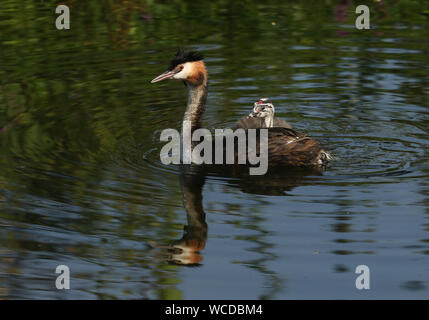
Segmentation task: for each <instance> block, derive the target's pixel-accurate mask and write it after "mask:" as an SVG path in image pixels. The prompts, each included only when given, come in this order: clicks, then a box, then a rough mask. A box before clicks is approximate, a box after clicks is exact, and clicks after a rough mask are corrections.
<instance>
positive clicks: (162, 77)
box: [150, 71, 175, 83]
mask: <svg viewBox="0 0 429 320" xmlns="http://www.w3.org/2000/svg"><path fill="white" fill-rule="evenodd" d="M174 75H175V72H174V71H165V72H164V73H161V74H160V75H159V76H157V77H156V78H155V79H153V80H152V81H151V82H150V83H155V82H159V81H163V80H166V79H171V78H173V76H174Z"/></svg>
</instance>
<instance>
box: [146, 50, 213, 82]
mask: <svg viewBox="0 0 429 320" xmlns="http://www.w3.org/2000/svg"><path fill="white" fill-rule="evenodd" d="M202 60H203V56H202V55H201V54H200V53H198V52H195V51H190V52H184V51H183V50H182V49H179V50H178V51H177V53H176V56H175V57H174V58H173V59H172V60H171V61H170V66H169V67H168V69H167V71H165V72H164V73H162V74H160V75H159V76H157V77H156V78H155V79H153V80H152V81H151V83H155V82H159V81H163V80H166V79H177V80H183V81H184V82H185V84H190V85H200V84H203V83H205V81H206V79H207V71H206V68H205V66H204V62H203V61H202Z"/></svg>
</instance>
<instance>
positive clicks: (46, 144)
mask: <svg viewBox="0 0 429 320" xmlns="http://www.w3.org/2000/svg"><path fill="white" fill-rule="evenodd" d="M66 2H67V1H66ZM337 2H338V3H337ZM337 2H336V1H326V4H325V3H324V1H320V2H317V3H310V2H308V1H295V2H293V4H290V3H288V2H284V1H269V2H268V4H264V5H263V4H257V3H256V2H255V3H253V2H248V3H247V4H246V5H245V6H243V5H242V4H239V3H238V2H237V3H236V2H234V3H231V4H226V3H224V2H222V1H210V2H208V1H207V2H201V3H200V2H198V4H196V3H195V2H193V1H183V2H172V3H171V4H169V5H167V4H156V3H151V2H145V1H116V2H109V1H100V2H97V3H95V2H91V3H88V2H86V1H75V2H73V1H69V5H70V7H71V29H70V30H61V31H60V30H57V29H56V28H55V18H56V16H55V10H54V8H55V5H56V3H55V1H44V2H41V1H31V2H30V3H29V4H27V5H26V6H23V7H21V4H16V2H15V1H4V4H2V6H3V8H2V9H1V11H0V21H1V23H0V34H1V40H0V66H1V67H0V79H1V80H0V83H1V90H0V168H1V169H0V230H1V231H0V298H4V299H42V298H43V299H300V298H312V299H334V298H335V299H369V298H379V299H389V298H393V299H399V298H402V299H409V298H417V299H427V298H428V294H429V220H428V219H429V137H428V134H429V101H428V94H429V78H428V74H429V46H428V41H429V28H428V27H429V23H428V20H427V18H426V17H427V15H426V16H425V15H424V14H423V13H425V12H426V11H424V10H425V9H429V8H424V5H422V4H421V3H420V4H417V3H418V1H417V2H416V1H406V0H400V1H396V3H395V4H394V5H388V4H386V3H385V2H387V1H385V2H383V1H381V2H379V3H378V4H374V3H371V5H370V9H371V29H369V30H357V29H356V28H355V26H354V20H355V17H356V14H355V13H354V8H355V7H356V5H357V4H355V3H354V2H353V1H337ZM422 3H423V2H422ZM178 46H183V47H185V48H186V49H192V50H198V51H200V52H202V53H203V54H204V55H205V57H206V58H205V63H206V66H207V69H208V73H209V95H208V102H207V109H206V113H205V116H204V126H205V127H206V128H210V129H214V128H225V127H231V126H233V125H234V123H235V121H237V120H238V119H239V118H241V117H242V116H245V115H247V114H248V113H249V112H250V111H251V108H252V104H253V102H254V101H256V99H258V98H260V97H270V98H271V100H272V101H273V103H274V105H275V106H276V116H277V117H281V118H283V119H285V120H287V121H288V122H289V123H291V124H292V126H293V127H294V128H295V129H297V130H299V131H303V132H306V133H308V134H309V135H311V136H313V137H315V138H317V139H318V140H320V141H321V142H322V143H323V145H325V146H326V147H327V148H328V149H329V150H331V152H332V153H333V155H334V157H335V160H334V161H333V162H332V163H331V165H330V166H329V167H328V168H326V170H324V171H323V172H319V171H314V170H313V171H308V170H290V169H285V170H280V169H278V170H274V171H271V172H269V174H268V175H266V176H263V177H256V176H252V177H249V176H247V175H245V174H237V173H231V172H223V171H222V172H221V171H219V170H215V169H211V168H201V167H198V166H193V167H192V168H185V169H183V168H180V167H178V166H175V165H163V164H162V163H161V162H160V159H159V152H160V149H161V148H162V146H163V145H164V143H163V142H160V141H159V134H160V132H161V131H162V130H163V129H166V128H176V129H178V128H180V126H181V119H182V116H183V113H184V110H185V106H186V100H187V98H186V94H187V93H186V90H185V88H184V86H183V84H182V83H180V82H179V81H165V82H161V83H157V84H150V80H151V79H152V78H154V77H155V76H157V75H158V74H160V73H161V72H163V71H164V70H165V69H166V68H167V67H168V64H169V60H170V59H171V58H172V57H173V55H174V53H175V51H176V49H177V47H178ZM58 265H66V266H68V267H69V269H70V287H71V289H70V290H57V289H56V287H55V280H56V277H57V276H58V274H56V273H55V269H56V267H57V266H58ZM359 265H366V266H368V268H369V270H370V289H369V290H358V289H357V288H356V286H355V280H356V278H357V277H358V276H359V275H358V274H356V273H355V270H356V267H357V266H359Z"/></svg>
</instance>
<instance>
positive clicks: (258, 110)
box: [248, 98, 275, 118]
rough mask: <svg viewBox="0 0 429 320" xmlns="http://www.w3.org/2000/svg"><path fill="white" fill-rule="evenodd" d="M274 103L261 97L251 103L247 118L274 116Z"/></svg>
mask: <svg viewBox="0 0 429 320" xmlns="http://www.w3.org/2000/svg"><path fill="white" fill-rule="evenodd" d="M274 112H275V110H274V105H273V104H272V103H271V102H270V100H269V99H268V98H261V99H259V100H258V101H257V102H255V103H254V104H253V111H252V112H251V113H250V114H249V115H248V118H265V117H271V118H273V117H274Z"/></svg>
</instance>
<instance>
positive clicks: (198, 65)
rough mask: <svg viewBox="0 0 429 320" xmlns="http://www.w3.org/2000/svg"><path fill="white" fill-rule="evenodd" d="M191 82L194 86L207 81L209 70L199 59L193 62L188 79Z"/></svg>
mask: <svg viewBox="0 0 429 320" xmlns="http://www.w3.org/2000/svg"><path fill="white" fill-rule="evenodd" d="M186 80H187V81H188V82H189V83H190V84H192V85H194V86H198V85H202V84H206V83H207V70H206V66H205V65H204V62H202V61H197V62H194V63H193V66H192V72H191V74H190V75H189V76H188V78H187V79H186Z"/></svg>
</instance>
